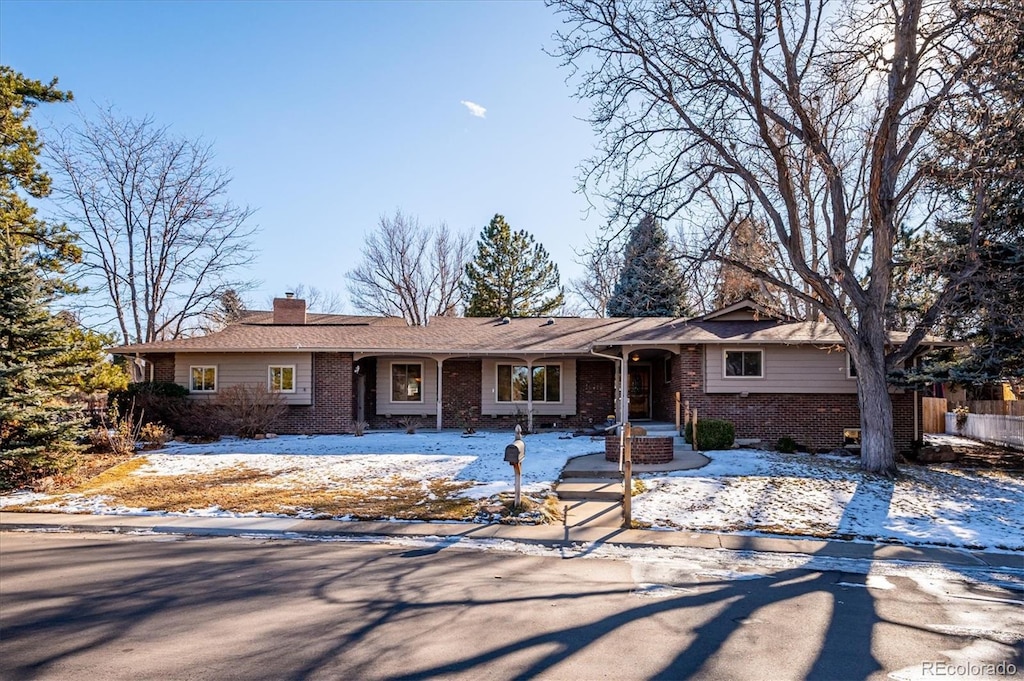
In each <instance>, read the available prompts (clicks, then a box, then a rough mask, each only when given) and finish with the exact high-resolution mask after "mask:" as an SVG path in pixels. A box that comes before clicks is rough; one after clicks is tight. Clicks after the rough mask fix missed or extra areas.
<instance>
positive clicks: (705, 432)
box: [685, 419, 736, 450]
mask: <svg viewBox="0 0 1024 681" xmlns="http://www.w3.org/2000/svg"><path fill="white" fill-rule="evenodd" d="M685 438H686V441H687V442H688V443H690V444H691V445H692V444H693V423H692V422H690V423H687V424H686V433H685ZM735 440H736V428H734V427H733V425H732V423H730V422H729V421H724V420H722V419H699V420H698V421H697V446H698V447H700V448H701V449H703V450H709V449H729V448H730V447H732V445H733V442H734V441H735Z"/></svg>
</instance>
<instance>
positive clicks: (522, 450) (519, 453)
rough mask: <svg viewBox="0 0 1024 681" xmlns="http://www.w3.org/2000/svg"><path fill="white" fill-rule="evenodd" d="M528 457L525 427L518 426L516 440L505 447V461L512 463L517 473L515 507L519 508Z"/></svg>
mask: <svg viewBox="0 0 1024 681" xmlns="http://www.w3.org/2000/svg"><path fill="white" fill-rule="evenodd" d="M525 457H526V443H525V442H523V429H522V428H520V427H519V426H518V425H517V426H516V439H515V441H514V442H513V443H512V444H510V445H507V446H506V447H505V461H507V462H508V463H510V464H512V470H513V471H515V475H516V498H515V502H514V505H513V507H514V508H519V506H520V505H521V504H522V499H521V496H520V492H521V489H522V479H523V470H522V463H523V459H524V458H525Z"/></svg>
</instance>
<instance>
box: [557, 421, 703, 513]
mask: <svg viewBox="0 0 1024 681" xmlns="http://www.w3.org/2000/svg"><path fill="white" fill-rule="evenodd" d="M646 430H647V432H648V433H649V434H652V435H653V434H658V435H661V434H666V435H676V433H675V426H674V425H672V424H650V425H649V426H648V427H647V428H646ZM672 454H673V458H672V460H671V461H669V462H668V463H661V464H633V474H634V475H635V476H638V475H643V474H644V473H669V472H671V471H683V470H690V469H693V468H701V467H703V466H706V465H708V464H709V463H711V459H709V458H708V457H706V456H704V455H703V454H701V453H700V452H695V451H693V448H692V447H690V445H688V444H686V442H685V441H684V440H683V438H681V437H676V438H675V445H674V447H673V452H672ZM555 493H556V494H557V495H558V498H559V500H560V501H561V503H562V506H563V508H564V509H565V516H566V520H565V523H566V525H568V526H569V527H571V528H581V527H600V528H615V527H620V526H621V525H622V496H623V484H622V471H621V470H620V469H619V463H618V462H617V461H607V460H606V459H605V455H604V454H603V453H601V454H588V455H586V456H578V457H576V458H574V459H569V461H568V463H566V464H565V468H563V469H562V475H561V479H560V480H559V481H558V483H557V484H556V485H555Z"/></svg>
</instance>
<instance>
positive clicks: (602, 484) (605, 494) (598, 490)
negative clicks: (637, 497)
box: [555, 478, 622, 501]
mask: <svg viewBox="0 0 1024 681" xmlns="http://www.w3.org/2000/svg"><path fill="white" fill-rule="evenodd" d="M555 494H557V495H558V498H559V499H572V500H586V501H622V482H621V481H620V480H608V479H607V478H605V479H600V478H572V479H570V480H565V481H562V482H559V483H558V484H557V485H555Z"/></svg>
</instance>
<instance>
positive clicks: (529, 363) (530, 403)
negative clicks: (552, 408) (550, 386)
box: [526, 359, 533, 433]
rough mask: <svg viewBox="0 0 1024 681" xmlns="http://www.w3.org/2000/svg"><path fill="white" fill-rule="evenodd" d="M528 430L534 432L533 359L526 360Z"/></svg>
mask: <svg viewBox="0 0 1024 681" xmlns="http://www.w3.org/2000/svg"><path fill="white" fill-rule="evenodd" d="M526 376H527V381H526V432H527V433H532V432H533V360H532V359H528V360H526Z"/></svg>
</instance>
